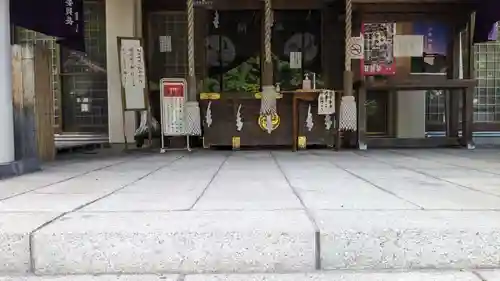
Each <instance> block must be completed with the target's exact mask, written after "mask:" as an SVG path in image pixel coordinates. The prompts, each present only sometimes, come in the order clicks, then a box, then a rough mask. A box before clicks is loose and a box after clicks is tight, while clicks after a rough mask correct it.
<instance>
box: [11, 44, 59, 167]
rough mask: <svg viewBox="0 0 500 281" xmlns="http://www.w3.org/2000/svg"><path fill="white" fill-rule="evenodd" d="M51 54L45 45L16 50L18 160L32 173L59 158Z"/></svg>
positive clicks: (13, 53) (15, 108) (13, 85)
mask: <svg viewBox="0 0 500 281" xmlns="http://www.w3.org/2000/svg"><path fill="white" fill-rule="evenodd" d="M49 62H50V50H49V48H48V46H47V45H46V44H44V43H43V42H39V43H37V45H35V47H32V46H31V45H24V46H19V45H14V46H13V48H12V74H13V80H12V82H13V83H12V92H13V100H14V116H15V118H14V120H15V123H14V128H15V134H14V135H15V143H16V160H18V161H22V162H24V163H25V164H24V165H25V166H29V168H26V169H29V170H33V169H38V161H52V160H54V158H55V153H56V149H55V140H54V96H53V93H52V88H51V82H50V81H51V80H50V76H51V68H50V63H49Z"/></svg>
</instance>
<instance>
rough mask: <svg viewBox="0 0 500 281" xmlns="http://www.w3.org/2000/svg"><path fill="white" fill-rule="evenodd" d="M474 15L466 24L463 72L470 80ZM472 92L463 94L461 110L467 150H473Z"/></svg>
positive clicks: (472, 67)
mask: <svg viewBox="0 0 500 281" xmlns="http://www.w3.org/2000/svg"><path fill="white" fill-rule="evenodd" d="M475 21H476V19H475V14H472V15H471V16H470V18H469V24H468V37H467V47H468V49H469V52H468V55H469V56H468V65H467V68H466V69H465V70H466V71H464V77H466V78H468V79H472V78H473V76H474V74H473V73H474V45H473V40H474V28H475ZM474 92H475V88H474V87H470V88H468V89H467V90H466V91H465V92H464V93H463V108H462V139H463V145H465V146H466V147H467V148H468V149H473V148H474V141H473V139H472V137H473V127H474Z"/></svg>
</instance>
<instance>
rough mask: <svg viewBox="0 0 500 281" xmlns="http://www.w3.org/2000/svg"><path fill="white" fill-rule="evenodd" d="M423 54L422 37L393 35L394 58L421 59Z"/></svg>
mask: <svg viewBox="0 0 500 281" xmlns="http://www.w3.org/2000/svg"><path fill="white" fill-rule="evenodd" d="M423 54H424V36H422V35H394V56H395V57H422V56H423Z"/></svg>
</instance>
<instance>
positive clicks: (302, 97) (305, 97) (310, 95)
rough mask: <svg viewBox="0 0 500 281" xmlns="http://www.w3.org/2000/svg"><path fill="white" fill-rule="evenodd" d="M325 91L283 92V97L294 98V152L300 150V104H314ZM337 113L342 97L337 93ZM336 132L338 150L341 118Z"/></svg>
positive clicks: (336, 125) (337, 121)
mask: <svg viewBox="0 0 500 281" xmlns="http://www.w3.org/2000/svg"><path fill="white" fill-rule="evenodd" d="M321 91H323V90H322V89H318V90H296V91H281V92H280V93H281V94H283V95H290V96H292V151H294V152H295V151H297V150H298V138H299V102H300V101H307V102H312V101H315V100H317V99H318V95H319V94H320V93H321ZM335 107H336V110H335V112H339V110H340V109H338V108H339V107H340V95H339V94H338V93H337V92H336V95H335ZM335 131H336V134H337V138H336V141H335V148H336V149H338V148H339V146H340V140H339V136H340V134H339V118H335Z"/></svg>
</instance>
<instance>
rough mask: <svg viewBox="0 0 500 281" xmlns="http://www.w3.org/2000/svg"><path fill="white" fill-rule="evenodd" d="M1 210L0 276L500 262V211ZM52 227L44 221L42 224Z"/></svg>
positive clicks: (496, 265)
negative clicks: (55, 215) (55, 213)
mask: <svg viewBox="0 0 500 281" xmlns="http://www.w3.org/2000/svg"><path fill="white" fill-rule="evenodd" d="M5 218H6V216H0V229H1V231H0V275H7V274H16V275H17V274H26V273H29V272H33V273H36V274H37V275H65V274H115V273H116V274H156V273H176V274H178V273H180V274H193V273H253V272H270V273H272V272H280V273H295V272H311V271H314V270H317V269H323V270H375V271H377V270H387V269H392V270H418V269H429V268H435V269H447V270H449V269H476V268H500V247H498V245H500V213H499V212H496V211H325V210H323V211H311V213H310V214H307V213H306V212H305V211H303V210H286V211H285V210H284V211H279V210H278V211H174V212H90V211H88V210H86V209H83V210H82V211H79V212H76V213H72V214H69V215H66V216H64V217H62V218H60V219H58V220H56V221H54V222H51V223H49V224H47V225H43V223H44V222H46V221H47V220H50V219H51V214H44V213H39V214H11V215H10V220H5ZM41 225H43V227H40V226H41Z"/></svg>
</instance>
